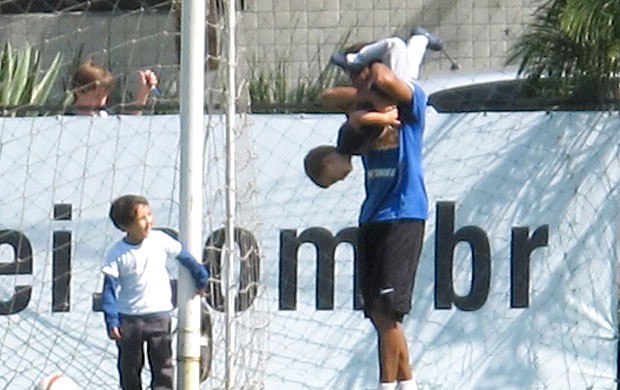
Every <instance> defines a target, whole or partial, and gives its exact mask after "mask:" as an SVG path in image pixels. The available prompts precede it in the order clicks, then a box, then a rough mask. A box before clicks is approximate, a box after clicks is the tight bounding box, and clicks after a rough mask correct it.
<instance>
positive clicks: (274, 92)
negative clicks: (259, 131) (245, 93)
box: [248, 31, 351, 112]
mask: <svg viewBox="0 0 620 390" xmlns="http://www.w3.org/2000/svg"><path fill="white" fill-rule="evenodd" d="M350 36H351V31H348V32H347V33H346V34H345V35H344V36H343V37H341V38H340V43H339V44H338V47H340V48H342V47H344V46H345V45H346V42H347V41H348V40H349V38H350ZM320 52H321V51H320V47H319V48H317V53H319V54H318V55H317V60H316V61H315V62H314V65H315V66H316V69H315V70H316V71H313V70H312V69H310V70H309V71H308V72H307V75H306V77H300V78H299V79H297V80H296V84H294V85H291V84H290V82H291V79H290V62H289V61H288V58H289V57H290V56H289V55H288V53H283V54H280V55H278V56H277V59H276V63H275V65H274V66H273V67H272V68H271V69H269V68H268V69H265V68H264V67H263V68H261V67H259V65H258V64H259V61H258V58H256V57H254V58H253V59H252V60H251V61H250V63H249V76H248V79H249V93H250V101H251V103H252V111H254V112H291V111H314V110H317V109H318V103H317V101H318V97H319V95H320V93H321V92H322V91H323V90H324V89H325V88H328V87H332V86H334V85H342V84H347V83H348V81H347V80H348V76H346V75H345V74H344V73H343V72H342V71H340V70H339V69H338V68H337V67H335V66H332V65H327V66H324V65H323V64H324V63H327V61H326V60H325V61H323V60H322V59H321V57H320ZM316 74H318V76H314V75H316ZM302 76H303V75H302Z"/></svg>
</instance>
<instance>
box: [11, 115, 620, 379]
mask: <svg viewBox="0 0 620 390" xmlns="http://www.w3.org/2000/svg"><path fill="white" fill-rule="evenodd" d="M209 119H211V120H213V118H212V117H210V118H209ZM342 120H343V117H341V116H338V115H301V116H300V115H252V116H250V117H248V118H247V121H246V122H247V125H246V126H244V128H243V129H242V130H240V132H239V140H238V142H239V144H240V148H239V149H240V151H239V156H238V170H239V175H238V178H239V180H240V183H239V184H238V186H237V188H238V192H239V194H238V196H239V199H240V202H239V203H240V218H239V220H240V226H241V227H243V228H245V229H247V230H248V231H249V232H250V233H251V234H252V235H253V236H254V237H255V238H256V239H257V241H258V245H259V247H260V251H261V253H260V262H261V264H260V270H261V273H260V277H259V280H258V282H259V283H260V285H261V286H263V287H261V294H260V296H258V297H257V298H256V299H255V301H253V302H250V307H248V308H247V311H248V314H246V313H243V312H241V313H240V314H239V316H238V318H237V319H238V321H239V329H238V330H237V332H238V334H239V335H240V336H239V338H240V340H242V341H243V342H248V343H252V342H255V343H257V348H258V352H256V351H254V353H255V354H256V355H259V356H254V355H253V356H251V357H247V356H238V357H237V359H238V362H239V366H240V367H241V368H240V372H242V371H243V370H244V369H243V366H244V365H247V364H248V363H247V359H258V360H260V361H261V363H260V364H257V365H258V366H260V367H261V369H262V370H263V373H262V374H260V375H258V376H259V378H258V379H256V378H254V379H247V380H246V381H244V380H243V378H242V377H238V379H237V385H238V388H264V389H282V388H285V389H287V390H288V389H372V388H374V386H375V385H376V381H377V373H378V368H377V361H376V339H375V336H374V333H373V330H372V327H371V325H370V323H369V321H368V320H366V319H364V318H363V315H362V313H361V311H360V310H356V309H355V302H356V300H355V298H354V287H353V275H354V269H353V268H354V266H353V264H354V262H353V254H354V252H353V251H352V250H351V248H352V246H351V245H350V244H347V243H346V241H347V239H349V238H350V237H352V236H351V234H353V233H354V231H355V229H354V228H355V227H356V221H357V213H358V209H359V205H360V203H361V200H362V197H363V177H362V173H363V172H362V169H361V166H360V165H359V162H358V161H356V162H355V168H354V172H353V173H352V174H351V175H350V177H348V178H347V179H346V180H345V181H343V182H340V183H338V184H336V185H334V186H332V187H331V188H329V189H327V190H322V189H319V188H317V187H315V186H314V185H312V184H311V182H310V181H309V180H308V179H307V178H306V177H305V175H304V173H303V168H302V159H303V156H304V154H305V153H306V152H307V150H309V149H310V148H311V147H313V146H316V145H318V144H322V143H333V142H334V141H335V133H336V131H337V129H338V126H339V123H340V122H341V121H342ZM220 122H221V121H220ZM617 127H618V120H617V116H615V115H612V114H608V113H588V112H581V113H544V112H530V113H472V114H437V113H435V112H433V111H432V109H429V115H428V123H427V131H426V137H425V157H424V161H425V169H426V177H427V184H428V192H429V200H430V204H431V213H430V217H429V219H428V222H427V227H426V237H425V241H424V248H423V256H422V259H421V263H420V268H419V270H418V274H417V278H416V283H415V289H414V298H413V310H412V312H411V314H410V315H409V316H407V317H406V319H405V323H404V326H405V328H406V333H407V336H408V341H409V344H410V348H411V360H412V364H413V366H414V370H415V373H416V377H417V381H418V383H419V387H420V388H421V389H446V390H453V389H472V390H473V389H475V390H481V389H494V390H495V389H502V390H503V389H514V390H523V389H558V390H566V389H579V390H582V389H586V388H587V389H614V388H615V387H616V362H617V287H616V283H615V280H616V272H617V267H616V259H617V253H616V252H617V249H616V246H617V244H616V243H617V220H618V196H617V191H618V185H619V183H620V162H619V159H618V157H617V145H618V132H617ZM178 132H179V120H178V117H175V116H157V117H146V116H145V117H121V118H82V117H49V118H15V119H2V120H1V121H0V147H1V149H0V172H2V179H1V180H2V181H1V183H2V185H0V216H1V219H0V229H2V232H0V233H1V234H0V243H1V244H2V245H0V256H1V257H0V281H1V283H0V286H1V287H0V313H1V314H0V334H2V338H1V339H0V388H7V389H26V388H30V387H31V386H32V383H33V382H34V381H35V380H37V379H38V378H39V377H41V376H42V375H43V374H45V373H51V372H57V371H62V372H64V373H65V374H67V375H69V376H71V377H72V378H73V379H74V380H76V382H78V383H79V384H80V385H81V386H82V387H83V388H84V389H86V388H88V389H99V388H101V389H104V388H105V389H109V388H113V387H114V386H115V384H116V378H117V374H116V370H115V364H116V361H115V359H116V348H115V346H114V344H113V343H112V342H111V341H109V340H108V339H107V338H106V335H105V329H104V323H103V318H102V314H101V313H98V312H94V311H93V299H92V294H93V293H96V292H98V291H99V289H100V287H101V280H100V279H101V277H100V274H99V271H98V268H99V264H100V261H101V258H102V256H103V254H104V252H105V250H106V249H107V248H108V247H109V246H110V245H111V244H112V243H113V242H114V241H116V240H118V239H119V238H120V237H122V235H121V233H120V232H119V231H116V230H115V229H114V228H113V226H112V225H111V223H110V222H109V220H108V218H107V212H108V207H109V203H110V201H111V200H112V199H113V198H115V197H116V196H119V195H121V194H124V193H141V194H144V195H146V196H147V197H148V198H149V200H150V201H151V206H152V207H153V211H154V215H155V218H156V225H157V226H159V227H170V228H173V229H176V228H177V224H178V186H179V183H178V176H179V175H178V161H179V158H178V136H179V135H178ZM223 150H224V131H223V127H222V126H221V124H218V125H213V126H210V127H209V129H208V131H207V132H206V137H205V158H206V162H205V187H206V188H205V210H206V211H205V233H204V235H205V241H206V240H207V239H208V237H209V236H210V234H211V233H212V232H213V231H215V230H216V229H219V228H221V227H222V226H223V221H224V215H225V214H224V211H223V210H224V197H223V188H224V186H223V182H224V175H223V172H224V166H223V164H224V163H225V159H223V158H221V157H222V153H223ZM68 211H70V213H69V212H68ZM341 241H342V242H344V243H343V244H341V245H338V247H337V248H336V250H335V254H334V255H333V256H332V254H331V252H330V248H332V247H333V245H335V244H337V243H338V242H341ZM67 242H70V243H71V247H70V249H69V250H67V247H66V245H64V244H66V243H67ZM317 248H319V249H318V252H321V253H323V256H322V257H321V258H320V260H317V256H316V254H317ZM29 251H30V252H29ZM18 253H19V254H20V255H21V257H22V258H21V259H16V257H17V254H18ZM29 253H31V254H32V256H31V257H30V256H29V255H28V254H29ZM331 259H335V261H334V263H333V270H332V268H331ZM317 264H319V267H318V268H320V269H322V270H323V272H321V273H320V274H318V271H317ZM295 265H296V267H295ZM325 267H327V268H325ZM67 270H70V277H68V274H66V273H63V271H67ZM317 275H319V276H317ZM332 283H333V285H332ZM332 287H333V294H332ZM253 305H258V306H259V307H260V310H252V309H253V308H252V306H253ZM250 312H251V313H250ZM213 316H214V329H213V332H214V339H215V341H214V342H215V344H214V348H215V349H216V350H215V351H214V362H213V365H212V378H220V379H221V378H222V377H223V371H222V370H223V367H224V366H223V364H222V363H221V362H220V360H219V359H221V358H222V356H221V354H222V348H223V345H224V344H223V342H222V341H218V339H217V338H218V337H219V335H221V334H223V333H224V332H223V329H221V327H222V326H223V323H222V322H221V321H220V320H219V318H220V317H221V313H219V312H217V311H214V312H213ZM244 332H245V334H244ZM249 333H254V334H259V335H260V338H261V340H262V341H256V340H254V338H253V337H251V336H247V334H249ZM248 340H249V341H248ZM147 377H148V376H147ZM217 386H221V381H220V382H218V380H217V379H211V380H210V382H207V383H206V384H205V388H213V387H217Z"/></svg>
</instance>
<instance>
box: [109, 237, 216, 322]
mask: <svg viewBox="0 0 620 390" xmlns="http://www.w3.org/2000/svg"><path fill="white" fill-rule="evenodd" d="M171 258H176V259H177V260H179V262H180V263H181V265H183V266H184V267H186V268H187V269H188V270H189V271H190V273H191V275H192V277H193V278H194V281H195V282H196V288H197V289H199V288H204V287H206V285H207V282H208V279H209V273H208V272H207V269H206V268H205V267H204V266H203V265H202V264H200V263H199V262H198V261H197V260H196V259H195V258H194V257H193V256H192V255H191V254H190V253H189V252H188V251H187V250H185V249H184V248H183V245H182V244H181V242H179V241H178V240H176V239H174V238H173V237H171V236H170V235H168V234H167V233H164V232H162V231H158V230H152V231H151V232H150V233H149V235H148V236H147V237H146V238H145V239H144V240H143V241H142V242H141V243H139V244H130V243H128V242H127V241H125V240H124V239H123V240H120V241H118V242H117V243H116V244H114V246H112V248H110V250H109V251H108V253H107V255H106V257H105V260H104V262H103V266H102V269H101V270H102V272H103V274H104V283H103V291H102V303H103V312H104V316H105V321H106V324H107V328H108V329H111V328H113V327H118V326H120V314H127V315H137V316H139V315H150V314H159V313H169V312H170V311H172V309H173V305H172V290H171V287H170V274H169V272H168V267H167V265H168V261H169V259H171Z"/></svg>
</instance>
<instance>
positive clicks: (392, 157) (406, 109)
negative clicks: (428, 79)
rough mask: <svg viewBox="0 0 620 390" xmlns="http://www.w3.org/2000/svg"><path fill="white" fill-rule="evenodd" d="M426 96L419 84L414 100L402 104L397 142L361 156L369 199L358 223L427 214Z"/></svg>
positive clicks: (415, 217)
mask: <svg viewBox="0 0 620 390" xmlns="http://www.w3.org/2000/svg"><path fill="white" fill-rule="evenodd" d="M426 103H427V96H426V94H425V93H424V91H423V90H422V88H420V86H418V85H417V84H416V85H415V88H414V89H413V99H412V102H411V104H407V105H400V106H399V108H398V109H399V114H400V121H401V127H400V130H399V137H398V138H399V142H398V146H397V147H395V148H392V149H386V150H371V151H370V152H368V153H366V154H365V155H363V156H362V161H363V163H364V170H365V173H366V174H365V188H366V199H365V200H364V203H362V209H361V212H360V217H359V223H360V224H363V223H366V222H371V221H391V220H398V219H421V220H425V219H426V218H427V216H428V197H427V195H426V187H425V185H424V171H423V169H422V141H423V136H424V122H425V120H424V118H425V115H424V113H425V111H426Z"/></svg>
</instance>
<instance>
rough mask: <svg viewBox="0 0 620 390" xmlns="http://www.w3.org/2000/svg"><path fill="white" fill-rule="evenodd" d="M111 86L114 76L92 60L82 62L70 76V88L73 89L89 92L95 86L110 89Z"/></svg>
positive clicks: (95, 87)
mask: <svg viewBox="0 0 620 390" xmlns="http://www.w3.org/2000/svg"><path fill="white" fill-rule="evenodd" d="M113 86H114V77H113V76H112V73H110V71H109V70H107V69H106V68H104V67H103V66H101V65H98V64H96V63H95V62H94V61H93V60H87V61H84V62H82V63H81V64H80V66H79V67H78V68H77V70H76V71H75V72H74V73H73V76H72V77H71V89H72V90H73V91H76V90H77V91H80V92H89V91H92V90H94V89H97V88H103V89H105V90H107V91H110V90H111V89H112V87H113Z"/></svg>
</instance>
